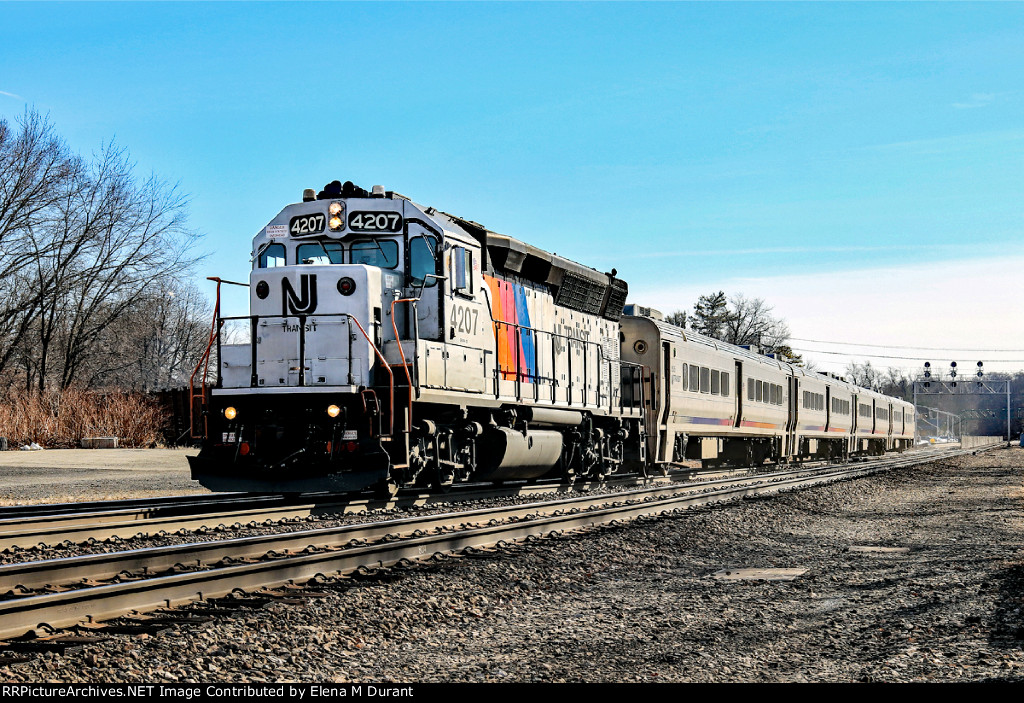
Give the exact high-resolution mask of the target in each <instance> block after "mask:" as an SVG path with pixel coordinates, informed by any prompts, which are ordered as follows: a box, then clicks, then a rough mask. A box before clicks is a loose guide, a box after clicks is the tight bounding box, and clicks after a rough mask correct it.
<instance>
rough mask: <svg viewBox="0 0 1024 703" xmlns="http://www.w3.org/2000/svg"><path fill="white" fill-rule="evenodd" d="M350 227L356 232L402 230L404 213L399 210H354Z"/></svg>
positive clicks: (349, 218) (349, 222) (349, 223)
mask: <svg viewBox="0 0 1024 703" xmlns="http://www.w3.org/2000/svg"><path fill="white" fill-rule="evenodd" d="M348 228H349V229H351V230H353V231H355V232H401V231H402V215H401V214H400V213H397V212H365V211H363V212H352V213H349V216H348Z"/></svg>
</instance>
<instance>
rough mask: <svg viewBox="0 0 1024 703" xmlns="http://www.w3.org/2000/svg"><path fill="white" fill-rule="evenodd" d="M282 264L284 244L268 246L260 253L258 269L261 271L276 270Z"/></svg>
mask: <svg viewBox="0 0 1024 703" xmlns="http://www.w3.org/2000/svg"><path fill="white" fill-rule="evenodd" d="M284 264H285V261H284V244H270V245H268V246H267V248H265V249H264V250H263V251H262V252H260V262H259V267H260V268H261V269H272V268H277V267H278V266H284Z"/></svg>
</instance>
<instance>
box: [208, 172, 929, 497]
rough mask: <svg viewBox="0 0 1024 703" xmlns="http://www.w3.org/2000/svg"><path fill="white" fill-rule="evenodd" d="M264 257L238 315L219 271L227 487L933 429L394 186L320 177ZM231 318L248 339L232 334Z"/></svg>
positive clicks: (274, 226)
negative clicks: (228, 311) (643, 303)
mask: <svg viewBox="0 0 1024 703" xmlns="http://www.w3.org/2000/svg"><path fill="white" fill-rule="evenodd" d="M252 260H253V270H252V273H251V275H250V281H249V284H247V285H248V286H249V296H250V315H249V316H245V317H234V318H232V317H223V316H221V314H220V305H219V285H220V282H218V305H217V312H216V313H215V319H214V323H213V327H212V329H211V335H210V345H209V347H208V349H207V353H206V355H205V356H204V359H203V362H201V364H200V366H199V367H197V370H196V373H195V374H194V375H193V379H194V390H193V408H194V415H193V428H194V431H195V432H196V433H197V434H201V435H202V437H203V440H204V441H203V446H202V450H201V452H200V453H199V455H198V456H196V457H190V459H189V461H190V463H191V469H192V477H193V478H194V479H196V480H198V481H200V482H201V483H202V484H203V485H204V486H207V487H209V488H211V489H213V490H232V491H233V490H245V491H257V492H281V491H284V492H296V491H324V490H330V491H349V490H359V489H363V488H368V487H373V488H376V489H378V490H380V491H382V492H385V493H393V492H394V491H395V490H396V489H397V488H398V487H399V486H402V485H410V484H416V483H418V484H422V485H432V486H435V487H437V488H440V489H442V490H443V489H446V488H447V487H449V486H451V485H452V484H453V483H455V482H462V481H469V480H480V481H493V482H501V481H509V480H532V479H537V478H540V477H544V476H562V477H564V478H567V479H568V478H572V477H589V478H602V477H605V476H608V475H610V474H614V473H625V472H641V473H644V472H647V473H650V472H652V471H658V472H661V471H664V470H665V469H666V468H667V467H668V466H669V465H671V464H672V463H673V462H678V461H681V460H683V459H696V460H701V461H702V462H703V463H704V464H705V465H710V464H748V463H758V462H763V461H766V460H771V461H790V460H801V459H809V458H840V457H846V456H849V455H851V454H866V453H872V454H877V453H882V452H884V451H888V450H902V449H904V448H906V447H907V446H909V444H910V442H911V441H912V438H913V422H914V415H913V407H912V406H911V405H910V404H908V403H905V402H903V401H901V400H897V399H894V398H888V397H885V396H882V395H880V394H878V393H874V392H871V391H868V390H865V389H861V388H857V387H855V386H852V385H850V384H847V383H845V382H843V381H842V380H841V379H839V378H836V377H831V376H825V375H821V374H815V373H811V372H807V371H806V370H804V369H802V368H799V367H794V366H790V365H788V364H786V363H783V362H781V361H778V360H775V359H772V358H770V357H767V356H763V355H760V354H757V353H755V352H753V351H749V350H745V349H741V348H739V347H735V346H732V345H728V344H725V343H722V342H719V341H716V340H713V339H710V338H707V337H703V336H701V335H697V334H694V333H692V332H690V331H687V330H683V329H680V328H677V327H674V326H672V325H668V324H666V323H664V322H663V321H662V320H661V319H660V315H659V314H658V313H657V312H656V311H651V310H648V309H643V308H639V307H637V306H628V307H627V306H625V302H626V295H627V285H626V283H625V281H622V280H620V279H619V278H617V277H616V275H615V271H614V269H613V270H612V272H611V273H601V272H598V271H596V270H594V269H591V268H587V267H585V266H581V265H580V264H577V263H575V262H572V261H569V260H567V259H565V258H562V257H559V256H557V255H555V254H550V253H548V252H545V251H542V250H540V249H538V248H536V247H533V246H531V245H529V244H526V243H524V242H521V241H518V240H516V239H513V238H511V237H508V236H505V235H501V234H497V233H495V232H492V231H490V230H488V229H486V228H485V227H483V226H481V225H479V224H477V223H475V222H472V221H469V220H465V219H462V218H459V217H455V216H453V215H449V214H447V213H444V212H440V211H438V210H436V209H435V208H433V207H423V206H420V205H417V204H415V203H414V202H412V201H411V200H409V199H408V198H406V197H404V196H402V195H399V194H397V193H394V192H390V191H387V192H386V191H385V190H384V189H383V188H382V187H380V186H374V188H373V190H372V192H368V191H366V190H364V189H362V188H359V187H357V186H354V185H353V184H352V183H351V182H347V183H345V184H344V185H341V184H340V183H339V182H338V181H334V182H333V183H330V184H328V185H327V186H326V187H325V188H324V190H322V191H320V192H319V193H316V192H315V191H313V190H306V191H305V193H304V195H303V201H302V202H301V203H296V204H293V205H289V206H287V207H286V208H285V209H284V210H282V211H281V212H280V213H279V214H278V215H277V216H276V217H275V218H274V219H273V220H271V221H270V223H268V224H267V226H266V227H265V228H263V229H262V230H261V231H260V232H259V234H257V235H256V237H255V238H254V240H253V251H252ZM242 285H246V284H242ZM624 308H625V309H626V310H627V311H628V312H629V313H631V314H624ZM231 326H236V327H237V326H242V327H243V328H244V330H245V333H246V335H247V337H248V338H247V340H246V341H244V342H242V343H228V341H227V339H226V334H225V332H226V330H228V329H229V328H230V327H231ZM214 358H215V359H216V361H212V359H214ZM211 364H213V365H214V368H213V373H212V374H211V369H210V366H211ZM209 376H215V380H214V382H213V383H212V387H210V388H208V387H207V386H206V378H207V377H209Z"/></svg>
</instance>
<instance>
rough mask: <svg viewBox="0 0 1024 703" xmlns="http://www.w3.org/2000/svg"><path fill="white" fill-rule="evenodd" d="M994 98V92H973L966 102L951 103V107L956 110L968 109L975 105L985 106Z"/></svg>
mask: <svg viewBox="0 0 1024 703" xmlns="http://www.w3.org/2000/svg"><path fill="white" fill-rule="evenodd" d="M995 98H996V94H995V93H975V94H974V95H972V96H971V98H970V100H968V101H967V102H962V103H953V107H955V108H956V109H958V110H970V109H972V108H976V107H986V106H988V105H990V104H992V101H993V100H995Z"/></svg>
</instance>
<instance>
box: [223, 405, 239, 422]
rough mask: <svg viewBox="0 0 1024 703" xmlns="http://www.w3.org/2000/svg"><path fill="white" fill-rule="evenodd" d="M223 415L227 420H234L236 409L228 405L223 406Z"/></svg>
mask: <svg viewBox="0 0 1024 703" xmlns="http://www.w3.org/2000/svg"><path fill="white" fill-rule="evenodd" d="M224 417H226V418H227V419H229V420H234V419H235V418H236V417H238V411H237V410H235V409H234V408H232V407H230V406H229V407H226V408H224Z"/></svg>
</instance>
